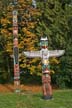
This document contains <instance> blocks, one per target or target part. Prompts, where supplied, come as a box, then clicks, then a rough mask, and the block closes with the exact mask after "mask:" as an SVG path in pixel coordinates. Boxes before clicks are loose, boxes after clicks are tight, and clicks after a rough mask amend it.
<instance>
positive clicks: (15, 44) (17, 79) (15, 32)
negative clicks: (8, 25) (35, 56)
mask: <svg viewBox="0 0 72 108" xmlns="http://www.w3.org/2000/svg"><path fill="white" fill-rule="evenodd" d="M17 14H18V13H17V10H13V55H14V56H13V58H14V87H15V92H20V70H19V56H18V53H19V49H18V23H17V22H18V21H17Z"/></svg>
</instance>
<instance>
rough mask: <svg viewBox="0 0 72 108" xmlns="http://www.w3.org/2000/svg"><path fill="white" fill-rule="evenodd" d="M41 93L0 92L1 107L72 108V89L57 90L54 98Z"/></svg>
mask: <svg viewBox="0 0 72 108" xmlns="http://www.w3.org/2000/svg"><path fill="white" fill-rule="evenodd" d="M41 96H42V94H41V93H29V92H28V93H27V92H25V93H21V94H16V93H0V108H72V90H56V91H54V92H53V99H52V100H43V99H41Z"/></svg>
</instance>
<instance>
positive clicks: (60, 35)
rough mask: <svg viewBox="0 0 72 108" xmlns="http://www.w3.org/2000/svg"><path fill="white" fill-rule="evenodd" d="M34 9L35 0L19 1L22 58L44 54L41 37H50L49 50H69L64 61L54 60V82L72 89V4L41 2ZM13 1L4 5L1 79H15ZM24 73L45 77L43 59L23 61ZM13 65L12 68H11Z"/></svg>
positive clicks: (0, 6)
mask: <svg viewBox="0 0 72 108" xmlns="http://www.w3.org/2000/svg"><path fill="white" fill-rule="evenodd" d="M36 3H37V7H36V8H34V7H33V5H32V0H18V4H17V5H16V8H17V10H18V26H19V27H18V29H19V30H18V39H19V54H21V53H22V51H24V50H25V51H27V50H29V51H31V50H40V45H39V41H40V37H41V36H47V37H48V44H49V49H52V50H53V49H65V54H64V55H63V56H62V57H60V58H52V59H50V64H51V72H53V73H55V74H52V82H53V83H55V84H57V85H58V86H60V87H65V86H69V87H70V86H71V85H72V66H71V65H72V29H71V28H72V5H71V0H37V1H36ZM13 9H14V6H13V3H12V2H11V0H1V1H0V10H2V11H1V12H0V58H1V59H0V65H1V67H2V68H1V69H2V70H3V71H4V72H2V70H1V69H0V74H1V76H0V77H1V78H2V76H4V77H3V78H9V77H10V76H12V75H13V58H10V55H12V54H13V34H12V11H13ZM19 63H20V70H21V71H23V72H24V73H22V75H23V74H25V73H28V72H29V73H30V74H34V75H41V60H40V59H39V58H35V59H27V58H26V57H25V56H21V57H20V58H19ZM9 64H10V65H9Z"/></svg>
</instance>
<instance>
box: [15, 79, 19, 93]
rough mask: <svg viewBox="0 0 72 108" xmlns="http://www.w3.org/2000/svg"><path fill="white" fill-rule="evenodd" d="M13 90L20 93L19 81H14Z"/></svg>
mask: <svg viewBox="0 0 72 108" xmlns="http://www.w3.org/2000/svg"><path fill="white" fill-rule="evenodd" d="M14 92H15V93H20V92H21V90H20V81H14Z"/></svg>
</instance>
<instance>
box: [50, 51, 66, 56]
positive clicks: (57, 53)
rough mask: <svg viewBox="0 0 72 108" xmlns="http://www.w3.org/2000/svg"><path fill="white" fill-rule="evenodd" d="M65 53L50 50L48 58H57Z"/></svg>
mask: <svg viewBox="0 0 72 108" xmlns="http://www.w3.org/2000/svg"><path fill="white" fill-rule="evenodd" d="M64 53H65V50H52V51H49V57H59V56H61V55H63V54H64Z"/></svg>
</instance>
